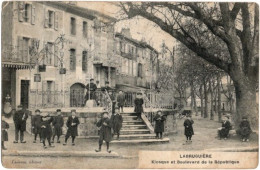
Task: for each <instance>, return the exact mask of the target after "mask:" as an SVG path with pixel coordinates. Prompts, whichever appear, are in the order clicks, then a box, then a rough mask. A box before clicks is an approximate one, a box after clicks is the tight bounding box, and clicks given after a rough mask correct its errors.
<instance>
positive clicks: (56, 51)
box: [54, 45, 59, 67]
mask: <svg viewBox="0 0 260 170" xmlns="http://www.w3.org/2000/svg"><path fill="white" fill-rule="evenodd" d="M58 50H59V49H58V46H57V45H54V66H55V67H58V57H59V53H58V52H59V51H58Z"/></svg>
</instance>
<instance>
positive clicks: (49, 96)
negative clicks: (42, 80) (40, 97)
mask: <svg viewBox="0 0 260 170" xmlns="http://www.w3.org/2000/svg"><path fill="white" fill-rule="evenodd" d="M46 91H47V103H48V104H51V103H52V102H53V101H52V91H53V81H47V89H46Z"/></svg>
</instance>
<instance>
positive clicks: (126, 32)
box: [121, 28, 132, 38]
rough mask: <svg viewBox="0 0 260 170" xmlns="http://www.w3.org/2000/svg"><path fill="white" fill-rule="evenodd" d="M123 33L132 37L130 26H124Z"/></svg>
mask: <svg viewBox="0 0 260 170" xmlns="http://www.w3.org/2000/svg"><path fill="white" fill-rule="evenodd" d="M121 34H123V35H124V36H126V37H128V38H132V36H131V33H130V28H122V30H121Z"/></svg>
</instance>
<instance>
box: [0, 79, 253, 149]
mask: <svg viewBox="0 0 260 170" xmlns="http://www.w3.org/2000/svg"><path fill="white" fill-rule="evenodd" d="M86 88H87V93H86V98H85V99H86V101H87V100H91V99H94V100H95V96H94V95H95V93H94V92H95V90H96V88H97V87H96V85H95V84H94V79H91V80H90V84H87V85H86ZM102 91H104V92H109V95H110V96H111V100H112V103H113V109H112V115H111V116H110V114H109V113H108V112H103V113H102V115H101V118H100V120H99V121H98V122H97V123H96V126H97V127H98V129H99V130H98V135H99V142H98V149H96V150H95V151H96V152H100V151H101V147H102V144H103V141H105V143H106V146H107V152H108V153H110V152H111V150H110V149H109V143H110V142H111V140H112V138H113V136H114V135H116V139H117V140H120V130H121V128H122V123H123V117H122V115H121V113H122V112H123V107H124V105H125V96H124V94H123V91H119V93H118V95H117V96H116V97H112V94H111V88H110V87H109V82H106V86H105V87H104V88H103V89H102ZM142 95H143V94H142V93H137V95H136V98H135V100H134V104H135V108H134V112H135V113H136V115H137V118H136V119H137V120H142V117H141V114H142V113H143V112H144V109H143V104H144V99H143V97H142ZM120 112H121V113H120ZM28 115H29V111H28V110H26V109H23V107H22V105H19V106H18V109H17V110H16V112H15V114H14V115H13V121H14V126H15V140H14V141H13V143H15V144H16V143H18V141H19V140H20V143H26V141H25V140H24V132H25V131H26V121H27V119H28ZM4 118H5V116H4V114H2V132H1V133H2V149H4V150H5V149H6V147H5V145H4V142H5V141H8V129H9V124H8V123H7V122H6V121H5V120H4ZM153 121H154V122H155V128H154V132H155V134H156V138H157V139H162V138H163V132H164V122H165V121H166V115H163V112H162V111H157V113H156V115H155V116H154V118H153ZM79 124H80V121H79V118H78V117H77V115H76V110H71V114H70V116H69V117H68V119H67V121H66V124H65V125H66V127H67V128H66V129H67V132H66V134H65V140H64V143H63V145H64V146H66V145H67V141H68V139H69V138H70V137H71V139H72V146H74V145H75V139H76V136H78V125H79ZM193 124H194V121H193V120H192V118H191V114H188V115H186V119H185V121H184V123H183V125H184V135H185V136H186V143H191V142H192V140H191V138H192V136H193V135H194V130H193ZM63 127H64V117H63V116H62V114H61V109H57V110H56V114H55V116H50V115H49V114H48V113H47V112H44V113H41V111H40V110H39V109H36V110H35V114H34V116H33V117H32V129H33V133H34V140H33V143H36V142H37V137H38V136H39V139H40V142H41V143H43V147H44V148H45V149H46V148H47V146H46V141H47V142H48V145H49V147H54V145H53V143H54V140H55V137H57V143H61V142H60V136H61V135H62V134H63ZM231 129H232V126H231V123H230V121H229V116H224V117H223V122H222V127H221V128H219V129H218V136H219V139H225V140H226V139H227V138H228V137H229V131H230V130H231ZM251 132H252V130H251V127H250V123H249V121H248V120H247V117H246V116H243V117H242V121H241V123H240V125H239V129H238V130H237V134H238V135H240V136H241V140H242V141H243V142H248V141H249V136H250V134H251Z"/></svg>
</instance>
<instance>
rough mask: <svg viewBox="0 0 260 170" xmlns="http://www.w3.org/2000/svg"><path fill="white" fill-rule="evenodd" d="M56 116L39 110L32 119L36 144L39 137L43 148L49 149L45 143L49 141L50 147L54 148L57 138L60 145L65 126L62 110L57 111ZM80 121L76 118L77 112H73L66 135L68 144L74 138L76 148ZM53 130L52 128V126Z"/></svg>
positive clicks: (67, 123) (69, 118) (68, 121)
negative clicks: (70, 138)
mask: <svg viewBox="0 0 260 170" xmlns="http://www.w3.org/2000/svg"><path fill="white" fill-rule="evenodd" d="M56 112H57V115H56V116H53V117H52V116H50V115H49V114H48V113H42V114H41V111H40V110H39V109H37V110H35V116H34V117H33V119H32V129H33V133H34V141H33V143H36V140H37V136H38V135H39V137H40V142H41V143H43V147H44V148H47V146H46V143H45V141H46V140H47V141H48V144H49V147H54V145H52V143H54V139H55V137H56V136H57V143H60V136H61V135H62V127H63V125H64V119H63V117H62V115H61V109H57V110H56ZM79 123H80V122H79V119H78V117H77V116H76V110H71V115H70V116H69V117H68V120H67V122H66V126H67V128H68V129H67V133H66V135H65V142H64V144H63V145H66V144H67V140H68V139H69V137H70V136H71V137H72V145H73V146H74V145H75V143H74V141H75V138H76V136H77V135H78V125H79ZM51 124H52V126H53V128H52V126H51Z"/></svg>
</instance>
